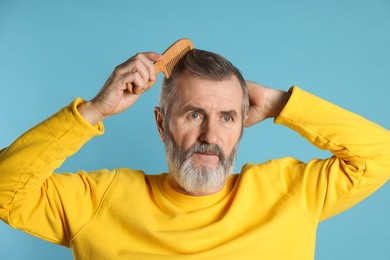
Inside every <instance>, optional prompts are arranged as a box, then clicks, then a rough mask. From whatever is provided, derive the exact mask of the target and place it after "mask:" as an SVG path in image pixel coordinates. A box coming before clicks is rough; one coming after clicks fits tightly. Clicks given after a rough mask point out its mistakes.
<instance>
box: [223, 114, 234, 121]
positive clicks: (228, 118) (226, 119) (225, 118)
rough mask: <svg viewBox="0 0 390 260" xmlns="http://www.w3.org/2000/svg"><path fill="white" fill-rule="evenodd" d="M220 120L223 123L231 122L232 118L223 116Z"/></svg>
mask: <svg viewBox="0 0 390 260" xmlns="http://www.w3.org/2000/svg"><path fill="white" fill-rule="evenodd" d="M222 119H223V121H224V122H230V121H232V120H233V119H232V117H231V116H229V115H224V116H223V118H222Z"/></svg>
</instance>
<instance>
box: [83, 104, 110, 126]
mask: <svg viewBox="0 0 390 260" xmlns="http://www.w3.org/2000/svg"><path fill="white" fill-rule="evenodd" d="M77 110H78V111H79V113H80V115H81V116H82V117H83V118H84V119H85V120H87V121H88V122H89V123H91V124H92V125H96V124H97V123H99V122H100V121H102V120H103V119H104V117H103V116H102V115H101V114H100V113H99V111H97V110H96V108H95V107H94V105H93V103H92V102H90V101H88V102H84V103H82V104H80V105H79V106H78V107H77Z"/></svg>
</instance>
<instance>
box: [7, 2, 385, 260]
mask: <svg viewBox="0 0 390 260" xmlns="http://www.w3.org/2000/svg"><path fill="white" fill-rule="evenodd" d="M182 37H188V38H190V39H191V40H192V41H193V43H194V44H195V47H197V48H200V49H207V50H211V51H214V52H218V53H220V54H222V55H224V56H225V57H227V58H228V59H230V60H231V61H232V62H233V63H234V64H235V65H236V66H237V67H239V68H240V69H241V70H242V72H243V74H244V76H245V77H246V78H248V79H252V80H255V81H258V82H261V83H263V84H265V85H268V86H270V87H274V88H280V89H284V90H287V89H288V88H289V87H290V86H291V85H298V86H299V87H301V88H303V89H305V90H308V91H310V92H312V93H314V94H316V95H319V96H321V97H323V98H325V99H328V100H330V101H332V102H334V103H336V104H338V105H341V106H343V107H345V108H347V109H349V110H352V111H354V112H356V113H358V114H361V115H363V116H365V117H367V118H368V119H370V120H372V121H374V122H377V123H379V124H381V125H382V126H384V127H385V128H387V129H390V115H389V114H390V113H389V112H390V101H389V96H390V91H389V89H390V1H389V0H370V1H366V0H339V1H336V0H333V1H314V0H312V1H299V0H296V1H292V0H291V1H287V0H286V1H279V0H272V1H271V0H270V1H259V0H257V1H255V0H252V1H245V0H241V1H231V0H224V1H211V0H197V1H191V2H190V1H180V0H176V1H157V0H156V1H114V0H112V1H96V0H95V1H69V0H68V1H53V0H46V1H43V0H35V1H27V0H26V1H18V0H0V88H1V92H0V118H1V121H0V147H5V146H7V145H9V144H10V143H11V142H12V141H13V140H14V139H15V138H17V137H18V136H19V135H20V134H22V133H23V132H24V131H26V130H27V129H29V128H30V127H31V126H33V125H34V124H36V123H38V122H40V121H41V120H43V119H45V118H46V117H48V116H49V115H51V114H53V113H54V112H55V111H57V110H58V109H60V108H61V107H62V106H65V105H67V104H68V103H69V102H71V101H72V100H73V99H74V98H75V97H77V96H80V97H83V98H85V99H90V98H92V97H93V96H94V95H95V94H96V93H97V91H98V90H99V89H100V87H101V86H102V85H103V84H104V82H105V80H106V79H107V77H108V76H109V75H110V73H111V71H112V70H113V69H114V67H115V66H116V65H117V64H119V63H121V62H123V61H124V60H126V59H127V58H129V57H130V56H132V55H133V54H135V53H136V52H140V51H149V50H154V51H157V52H162V51H163V50H164V49H165V48H166V47H168V46H169V45H170V44H171V43H172V42H174V41H175V40H177V39H179V38H182ZM159 79H161V76H160V78H159ZM157 98H158V87H155V88H154V89H152V90H150V91H149V92H147V93H146V94H145V95H143V97H142V98H141V99H140V100H139V102H138V103H136V105H135V106H134V107H133V108H132V109H131V110H129V111H126V112H125V113H123V114H121V115H118V116H115V117H112V118H109V119H108V120H106V121H105V127H106V134H105V135H104V136H103V137H99V138H96V139H94V140H92V141H91V142H90V143H88V144H87V145H85V146H84V148H83V149H82V150H81V151H80V152H79V153H78V154H77V155H75V156H73V157H72V158H70V159H69V160H68V161H67V162H66V163H65V164H64V165H63V166H62V167H61V169H60V171H76V170H78V169H84V170H92V169H98V168H116V167H132V168H139V169H143V170H145V171H146V172H148V173H159V172H162V171H166V169H167V167H166V163H165V157H164V150H163V145H162V144H161V142H160V140H159V138H158V135H157V131H156V128H155V124H154V119H153V107H154V106H155V105H156V103H157ZM328 155H329V154H328V153H327V152H323V151H318V150H317V149H316V148H313V147H312V146H311V145H309V144H308V143H307V142H306V141H305V140H303V139H302V138H301V137H299V136H298V135H297V134H296V133H294V132H292V131H290V130H289V129H287V128H285V127H282V126H278V125H274V124H273V123H272V121H271V120H269V121H266V122H264V123H262V124H260V125H257V126H255V127H252V128H250V129H247V130H246V132H245V135H244V138H243V141H242V144H241V146H240V152H239V158H238V161H237V166H236V171H238V170H239V169H240V168H241V166H242V165H243V164H244V163H245V162H248V161H250V162H261V161H264V160H268V159H271V158H275V157H283V156H294V157H297V158H298V159H301V160H304V161H307V160H308V159H310V158H312V157H321V158H323V157H326V156H328ZM389 220H390V186H389V184H387V185H385V186H384V187H382V188H381V189H380V190H379V191H378V192H377V193H375V194H374V195H373V196H371V197H370V198H368V199H366V200H365V201H363V202H362V203H360V204H359V205H358V206H356V207H354V208H352V209H351V210H349V211H347V212H345V213H343V214H341V215H339V216H337V217H334V218H333V219H330V220H327V221H325V222H323V223H322V224H320V227H319V231H318V240H317V249H316V259H318V260H321V259H332V260H333V259H355V260H356V259H383V260H384V259H390V223H389ZM107 225H109V223H107ZM102 228H104V227H102ZM113 242H114V241H113ZM259 245H260V246H261V241H259ZM280 250H283V245H281V248H280ZM0 252H1V253H0V258H1V259H4V260H8V259H71V258H72V255H71V252H70V250H68V249H66V248H64V247H61V246H56V245H52V244H49V243H47V242H43V241H41V240H39V239H37V238H34V237H31V236H29V235H26V234H24V233H22V232H21V231H16V230H13V229H11V228H10V227H8V226H7V225H5V224H4V223H3V222H0Z"/></svg>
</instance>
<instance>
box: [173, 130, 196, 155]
mask: <svg viewBox="0 0 390 260" xmlns="http://www.w3.org/2000/svg"><path fill="white" fill-rule="evenodd" d="M170 133H171V135H172V136H173V139H174V140H175V142H176V144H177V145H178V146H179V147H180V148H182V149H184V150H185V151H186V150H188V149H189V148H190V147H191V146H193V145H194V144H195V143H196V142H197V141H198V137H199V131H198V130H197V129H195V128H189V127H177V125H171V126H170Z"/></svg>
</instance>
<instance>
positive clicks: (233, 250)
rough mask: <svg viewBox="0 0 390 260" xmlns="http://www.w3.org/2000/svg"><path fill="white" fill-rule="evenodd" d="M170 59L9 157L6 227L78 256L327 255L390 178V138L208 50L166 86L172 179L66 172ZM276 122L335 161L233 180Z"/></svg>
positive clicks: (135, 70)
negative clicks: (239, 162)
mask: <svg viewBox="0 0 390 260" xmlns="http://www.w3.org/2000/svg"><path fill="white" fill-rule="evenodd" d="M160 59H161V56H160V55H158V54H156V53H153V52H148V53H140V54H137V55H135V56H134V57H132V58H131V59H129V60H128V61H127V62H125V63H124V64H122V65H120V66H118V67H117V68H116V69H115V70H114V72H113V74H112V75H111V77H110V78H109V79H108V81H107V82H106V84H105V85H104V86H103V88H102V90H101V91H100V92H99V93H98V94H97V96H96V97H95V98H94V99H92V100H91V101H89V102H85V101H83V100H81V99H76V100H75V101H74V102H73V103H72V104H71V105H69V106H68V107H66V108H64V109H62V110H61V111H59V112H58V113H57V114H55V115H54V116H53V117H51V118H49V119H48V120H46V121H44V122H42V123H41V124H39V125H38V126H36V127H34V128H33V129H31V130H30V131H28V132H27V133H26V134H24V135H23V136H21V137H20V138H19V139H18V140H16V141H15V142H14V143H13V144H12V145H10V146H9V147H8V148H7V149H5V150H3V151H2V153H1V154H0V217H1V218H2V219H3V220H4V221H5V222H7V223H8V224H10V225H11V226H13V227H15V228H19V229H22V230H24V231H26V232H28V233H30V234H33V235H35V236H38V237H41V238H43V239H46V240H48V241H51V242H54V243H58V244H62V245H65V246H68V247H71V248H72V250H73V254H74V257H75V259H237V258H242V259H278V260H279V259H300V260H302V259H313V256H314V248H315V237H316V228H317V225H318V223H319V222H320V221H321V220H323V219H326V218H328V217H331V216H333V215H335V214H337V213H339V212H341V211H343V210H346V209H347V208H349V207H351V206H352V205H354V204H356V203H358V202H359V201H361V200H362V199H363V198H365V197H367V196H368V195H370V194H371V193H372V192H374V191H375V190H376V189H377V188H378V187H380V186H381V185H383V184H384V183H385V182H386V181H387V180H388V178H389V176H390V170H389V169H390V134H389V132H388V131H387V130H385V129H383V128H381V127H380V126H378V125H376V124H373V123H371V122H369V121H367V120H365V119H363V118H361V117H360V116H357V115H355V114H353V113H350V112H348V111H345V110H343V109H341V108H339V107H337V106H335V105H333V104H330V103H328V102H326V101H324V100H322V99H320V98H318V97H315V96H313V95H311V94H309V93H306V92H304V91H303V90H301V89H299V88H297V87H293V88H291V89H290V91H289V92H284V91H281V90H276V89H271V88H266V87H264V86H261V85H259V84H257V83H254V82H249V81H248V82H246V81H245V80H244V79H243V77H242V76H241V74H240V72H239V71H238V70H237V69H236V68H235V67H234V66H233V65H232V64H231V63H230V62H228V61H227V60H226V59H224V58H222V57H221V56H219V55H216V54H213V53H210V52H206V51H201V50H196V49H195V50H193V51H191V52H189V53H188V54H187V55H186V56H185V57H184V58H183V59H182V60H181V61H180V62H179V64H178V65H177V66H176V67H175V69H174V71H173V75H172V77H171V78H170V79H167V80H164V82H163V86H162V87H161V94H160V100H159V107H158V108H156V109H155V117H156V123H157V128H158V131H159V134H160V137H161V140H162V141H163V142H164V143H165V148H166V156H167V162H168V165H169V173H168V174H161V175H147V174H144V173H143V172H141V171H135V170H131V169H116V170H100V171H94V172H90V173H86V172H82V171H80V172H77V174H69V173H63V174H53V171H54V170H55V169H56V168H58V167H59V166H60V165H61V163H62V162H63V161H64V160H65V159H66V158H67V157H68V156H71V155H72V154H74V153H75V152H77V150H78V149H79V148H80V147H81V146H82V145H83V144H84V143H85V142H87V141H88V140H89V139H90V138H92V137H93V136H96V135H100V134H102V132H103V125H102V123H101V121H102V120H104V119H105V118H107V117H109V116H111V115H114V114H118V113H121V112H123V111H125V110H127V109H128V108H130V107H131V106H132V105H133V104H134V102H136V101H137V100H138V98H139V97H140V96H141V95H140V94H139V93H141V92H142V91H144V90H147V89H148V88H149V87H150V86H151V84H150V83H149V82H154V81H155V79H156V78H155V74H154V66H153V64H152V61H158V60H160ZM126 83H132V84H131V86H130V85H128V84H126ZM128 86H130V87H128ZM267 118H275V122H276V123H279V124H284V125H286V126H288V127H290V128H291V129H293V130H295V131H297V132H298V133H300V134H301V135H302V136H303V137H305V138H306V139H308V140H309V141H310V142H312V143H313V144H314V145H316V146H317V147H319V148H320V149H328V150H330V151H331V152H332V153H333V154H334V156H332V157H331V158H328V159H326V160H319V159H314V160H311V161H310V162H308V163H306V164H305V163H302V162H300V161H298V160H295V159H292V158H283V159H277V160H271V161H268V162H265V163H261V164H256V165H254V164H247V165H245V166H244V167H243V169H242V170H241V173H240V174H232V168H233V164H234V161H235V156H236V151H237V147H238V144H239V140H240V138H241V136H242V132H243V127H244V126H251V125H253V124H256V123H259V122H261V121H262V120H264V119H267Z"/></svg>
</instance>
